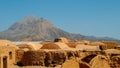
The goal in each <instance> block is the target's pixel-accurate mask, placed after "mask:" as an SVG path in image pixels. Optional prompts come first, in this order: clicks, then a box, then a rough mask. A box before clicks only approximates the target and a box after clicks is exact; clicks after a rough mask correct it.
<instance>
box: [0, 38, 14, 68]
mask: <svg viewBox="0 0 120 68" xmlns="http://www.w3.org/2000/svg"><path fill="white" fill-rule="evenodd" d="M15 50H16V46H14V44H13V43H12V42H10V41H8V40H0V68H9V67H10V66H11V65H13V64H15Z"/></svg>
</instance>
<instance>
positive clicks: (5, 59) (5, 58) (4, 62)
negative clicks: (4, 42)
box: [3, 56, 7, 68]
mask: <svg viewBox="0 0 120 68" xmlns="http://www.w3.org/2000/svg"><path fill="white" fill-rule="evenodd" d="M3 68H7V56H4V57H3Z"/></svg>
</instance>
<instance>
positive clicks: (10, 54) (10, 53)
mask: <svg viewBox="0 0 120 68" xmlns="http://www.w3.org/2000/svg"><path fill="white" fill-rule="evenodd" d="M9 58H10V60H11V59H12V52H9Z"/></svg>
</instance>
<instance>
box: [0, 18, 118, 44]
mask: <svg viewBox="0 0 120 68" xmlns="http://www.w3.org/2000/svg"><path fill="white" fill-rule="evenodd" d="M58 37H66V38H68V39H71V40H84V39H86V40H87V39H88V40H92V41H96V40H112V41H118V42H120V40H117V39H112V38H108V37H107V38H106V37H103V38H98V37H94V36H93V37H92V36H84V35H81V34H72V33H68V32H66V31H63V30H61V29H59V28H57V27H55V26H54V25H53V24H52V23H51V22H50V21H48V20H46V19H44V18H36V17H34V16H26V17H25V18H23V19H22V20H20V21H19V22H17V23H15V24H13V25H12V26H11V27H10V28H8V29H7V30H5V31H3V32H0V39H8V40H12V41H49V40H54V39H55V38H58Z"/></svg>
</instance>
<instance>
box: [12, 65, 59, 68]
mask: <svg viewBox="0 0 120 68" xmlns="http://www.w3.org/2000/svg"><path fill="white" fill-rule="evenodd" d="M10 68H61V65H58V66H56V67H43V66H23V67H19V66H17V65H12V66H11V67H10Z"/></svg>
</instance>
